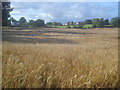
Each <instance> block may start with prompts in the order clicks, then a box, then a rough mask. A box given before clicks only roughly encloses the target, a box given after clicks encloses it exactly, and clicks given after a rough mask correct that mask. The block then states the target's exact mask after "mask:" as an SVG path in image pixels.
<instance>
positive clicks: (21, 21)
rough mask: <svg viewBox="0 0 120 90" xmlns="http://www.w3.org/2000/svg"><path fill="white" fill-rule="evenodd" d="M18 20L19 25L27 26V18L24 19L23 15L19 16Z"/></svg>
mask: <svg viewBox="0 0 120 90" xmlns="http://www.w3.org/2000/svg"><path fill="white" fill-rule="evenodd" d="M19 22H20V24H19V25H20V26H21V27H25V26H27V20H26V19H25V17H21V18H20V19H19Z"/></svg>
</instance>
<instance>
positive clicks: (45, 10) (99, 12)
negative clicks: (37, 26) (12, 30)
mask: <svg viewBox="0 0 120 90" xmlns="http://www.w3.org/2000/svg"><path fill="white" fill-rule="evenodd" d="M11 6H12V7H14V10H13V11H12V12H11V16H12V17H14V18H15V19H16V20H19V19H20V17H25V18H26V19H27V21H28V20H30V19H34V20H36V19H43V20H45V22H53V21H56V22H61V23H66V22H69V21H74V22H78V21H84V20H85V19H92V18H102V17H103V18H105V19H111V18H113V17H117V16H118V3H117V2H11Z"/></svg>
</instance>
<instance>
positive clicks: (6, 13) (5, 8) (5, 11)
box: [2, 2, 13, 26]
mask: <svg viewBox="0 0 120 90" xmlns="http://www.w3.org/2000/svg"><path fill="white" fill-rule="evenodd" d="M12 10H13V8H11V7H10V2H2V26H8V25H9V20H8V18H9V17H10V12H11V11H12Z"/></svg>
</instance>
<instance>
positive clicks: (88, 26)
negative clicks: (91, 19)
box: [83, 24, 93, 28]
mask: <svg viewBox="0 0 120 90" xmlns="http://www.w3.org/2000/svg"><path fill="white" fill-rule="evenodd" d="M83 28H93V24H86V25H84V26H83Z"/></svg>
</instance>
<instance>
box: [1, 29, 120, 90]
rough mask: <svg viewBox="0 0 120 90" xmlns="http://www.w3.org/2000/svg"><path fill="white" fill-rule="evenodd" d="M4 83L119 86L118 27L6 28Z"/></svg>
mask: <svg viewBox="0 0 120 90" xmlns="http://www.w3.org/2000/svg"><path fill="white" fill-rule="evenodd" d="M2 68H3V70H2V87H3V88H13V87H27V88H28V87H29V88H110V87H119V86H120V83H119V81H118V29H117V28H102V29H101V28H99V29H98V28H95V29H71V28H70V29H67V28H66V29H62V28H35V29H22V30H20V29H18V28H12V29H10V28H4V29H3V43H2Z"/></svg>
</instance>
